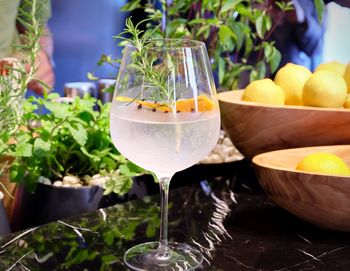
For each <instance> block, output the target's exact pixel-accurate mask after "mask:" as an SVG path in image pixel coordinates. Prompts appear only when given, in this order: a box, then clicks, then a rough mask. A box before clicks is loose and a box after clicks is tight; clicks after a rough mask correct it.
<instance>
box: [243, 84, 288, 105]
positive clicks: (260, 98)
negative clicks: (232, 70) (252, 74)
mask: <svg viewBox="0 0 350 271" xmlns="http://www.w3.org/2000/svg"><path fill="white" fill-rule="evenodd" d="M241 99H242V101H247V102H256V103H262V104H269V105H284V99H285V98H284V91H283V89H282V88H281V87H279V86H277V85H276V84H275V83H274V82H273V81H272V80H271V79H268V78H266V79H260V80H256V81H253V82H251V83H250V84H249V85H248V86H247V87H246V88H245V89H244V91H243V94H242V98H241Z"/></svg>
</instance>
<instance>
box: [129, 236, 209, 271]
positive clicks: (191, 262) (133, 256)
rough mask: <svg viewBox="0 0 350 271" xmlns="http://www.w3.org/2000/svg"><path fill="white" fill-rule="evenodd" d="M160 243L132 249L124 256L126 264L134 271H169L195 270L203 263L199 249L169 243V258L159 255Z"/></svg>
mask: <svg viewBox="0 0 350 271" xmlns="http://www.w3.org/2000/svg"><path fill="white" fill-rule="evenodd" d="M158 244H159V243H158V242H149V243H144V244H140V245H137V246H134V247H132V248H130V249H129V250H128V251H127V252H126V253H125V255H124V262H125V264H126V265H127V267H129V268H130V269H132V270H139V271H160V270H161V271H167V270H172V271H176V270H179V271H180V270H181V271H188V270H195V269H196V268H198V267H199V266H200V265H201V264H202V262H203V255H202V253H200V252H199V251H198V250H197V249H195V248H193V247H191V246H189V245H186V244H179V243H174V242H169V243H168V247H169V249H170V250H169V257H166V258H164V257H162V258H160V257H159V256H158V255H157V252H158V251H157V248H158Z"/></svg>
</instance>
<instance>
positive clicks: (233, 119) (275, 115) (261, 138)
mask: <svg viewBox="0 0 350 271" xmlns="http://www.w3.org/2000/svg"><path fill="white" fill-rule="evenodd" d="M242 92H243V91H242V90H234V91H226V92H222V93H219V95H218V96H219V103H220V111H221V121H222V126H223V128H224V130H225V131H226V132H227V134H228V135H229V137H230V139H231V141H232V143H233V144H234V145H235V146H236V147H237V149H238V150H239V151H240V152H241V153H242V154H243V155H244V156H245V157H247V158H252V157H254V156H255V155H257V154H260V153H263V152H267V151H273V150H280V149H287V148H297V147H308V146H325V145H341V144H350V109H329V108H318V107H308V106H287V105H286V106H272V105H271V106H270V105H262V104H258V103H252V102H245V101H241V96H242Z"/></svg>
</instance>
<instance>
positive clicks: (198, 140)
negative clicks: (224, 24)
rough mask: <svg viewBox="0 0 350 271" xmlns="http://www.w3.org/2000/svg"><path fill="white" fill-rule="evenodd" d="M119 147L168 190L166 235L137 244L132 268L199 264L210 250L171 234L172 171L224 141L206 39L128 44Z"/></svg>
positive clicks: (115, 120)
mask: <svg viewBox="0 0 350 271" xmlns="http://www.w3.org/2000/svg"><path fill="white" fill-rule="evenodd" d="M110 132H111V137H112V140H113V142H114V144H115V146H116V148H117V149H118V150H119V151H120V152H121V153H122V154H123V155H124V156H125V157H127V158H128V159H129V160H130V161H132V162H134V163H135V164H137V165H139V166H141V167H143V168H145V169H147V170H149V171H151V172H153V173H154V174H155V175H156V176H157V178H158V181H159V186H160V193H161V225H160V238H159V242H149V243H144V244H140V245H136V246H134V247H132V248H130V249H129V250H128V251H127V252H126V253H125V255H124V262H125V263H126V265H127V266H128V267H129V268H131V269H133V270H152V271H156V270H194V269H195V268H197V267H198V266H200V265H201V263H202V260H203V256H202V254H201V253H200V252H199V251H198V250H196V249H195V248H193V247H191V246H189V245H186V244H179V243H175V242H168V194H169V184H170V180H171V177H172V176H173V175H174V174H175V173H176V172H177V171H180V170H183V169H185V168H188V167H190V166H192V165H194V164H196V163H197V162H198V161H200V160H201V159H202V158H204V157H205V155H207V154H208V153H209V152H210V151H211V150H212V149H213V147H214V146H215V144H216V143H217V140H218V137H219V132H220V111H219V107H218V101H217V95H216V89H215V85H214V81H213V76H212V71H211V67H210V63H209V59H208V55H207V51H206V47H205V44H204V43H202V42H200V41H194V40H181V39H150V40H148V41H147V42H146V43H145V44H143V45H142V46H138V45H136V46H134V45H132V44H130V43H129V44H128V45H126V47H125V48H124V51H123V59H122V63H121V66H120V70H119V73H118V77H117V82H116V87H115V91H114V96H113V102H112V106H111V114H110Z"/></svg>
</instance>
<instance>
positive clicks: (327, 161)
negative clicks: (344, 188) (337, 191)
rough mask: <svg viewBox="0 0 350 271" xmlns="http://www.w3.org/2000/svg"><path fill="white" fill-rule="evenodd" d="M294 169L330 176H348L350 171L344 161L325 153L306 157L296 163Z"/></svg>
mask: <svg viewBox="0 0 350 271" xmlns="http://www.w3.org/2000/svg"><path fill="white" fill-rule="evenodd" d="M296 169H297V170H302V171H307V172H315V173H323V174H330V175H343V176H344V175H350V169H349V167H348V165H347V164H346V163H345V162H344V160H343V159H341V158H340V157H339V156H337V155H335V154H332V153H327V152H316V153H313V154H310V155H307V156H306V157H304V158H303V159H302V160H301V161H300V162H299V163H298V165H297V167H296Z"/></svg>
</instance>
